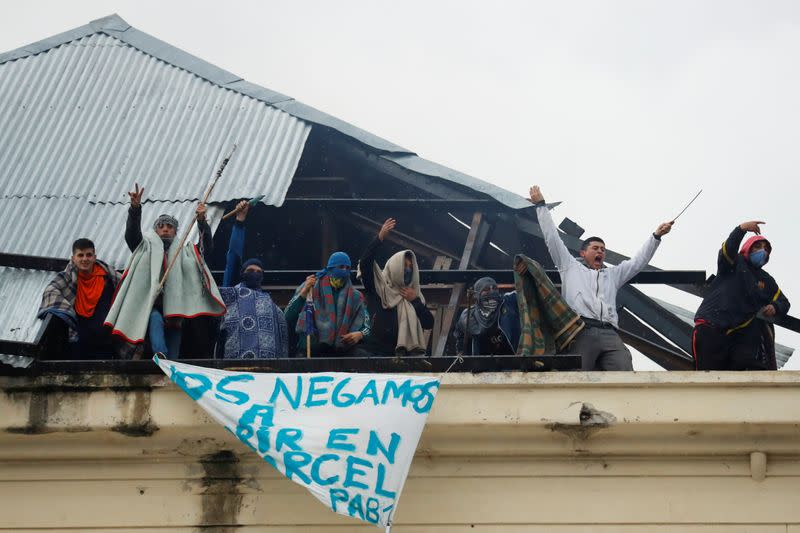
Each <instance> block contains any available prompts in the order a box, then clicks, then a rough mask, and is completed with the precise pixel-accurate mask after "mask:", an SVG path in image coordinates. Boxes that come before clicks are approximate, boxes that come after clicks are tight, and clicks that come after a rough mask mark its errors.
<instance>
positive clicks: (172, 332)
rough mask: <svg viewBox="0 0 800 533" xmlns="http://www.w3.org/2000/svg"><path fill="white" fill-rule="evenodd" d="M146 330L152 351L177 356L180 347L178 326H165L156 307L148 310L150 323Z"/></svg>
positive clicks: (171, 356)
mask: <svg viewBox="0 0 800 533" xmlns="http://www.w3.org/2000/svg"><path fill="white" fill-rule="evenodd" d="M147 331H148V333H149V334H150V346H151V347H152V348H153V353H157V352H161V353H163V354H164V355H166V356H167V357H170V358H177V357H179V354H178V352H179V351H180V349H181V330H180V328H165V327H164V315H162V314H161V311H159V310H158V309H153V310H152V311H150V323H149V324H148V327H147Z"/></svg>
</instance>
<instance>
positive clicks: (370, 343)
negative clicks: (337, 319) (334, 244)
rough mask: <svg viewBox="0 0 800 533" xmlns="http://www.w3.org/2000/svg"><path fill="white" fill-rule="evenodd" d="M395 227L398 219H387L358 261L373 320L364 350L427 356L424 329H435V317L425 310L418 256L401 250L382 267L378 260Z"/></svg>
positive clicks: (386, 353) (399, 354)
mask: <svg viewBox="0 0 800 533" xmlns="http://www.w3.org/2000/svg"><path fill="white" fill-rule="evenodd" d="M396 224H397V221H396V220H395V219H393V218H390V219H387V220H386V222H384V223H383V226H382V227H381V229H380V231H379V232H378V236H377V237H376V238H375V239H373V241H372V242H371V243H370V244H369V245H368V246H367V248H366V249H365V250H364V253H362V254H361V259H360V260H359V268H358V270H359V276H360V278H361V280H362V282H363V283H364V292H365V294H366V297H367V307H368V309H369V311H370V316H371V317H372V323H371V326H370V334H369V336H368V337H367V339H366V341H365V343H364V349H365V350H367V351H368V352H370V353H371V354H373V355H384V356H392V355H397V356H403V355H424V354H425V352H426V347H427V346H426V342H425V341H426V339H425V333H424V330H430V329H431V328H433V314H431V312H430V310H428V308H427V307H425V297H424V296H423V295H422V291H421V290H420V287H419V266H418V265H417V257H416V255H415V254H414V252H412V251H411V250H401V251H399V252H397V253H396V254H394V255H393V256H391V257H390V258H389V260H388V261H386V265H385V266H384V267H383V268H381V267H380V266H378V262H377V261H376V260H375V255H376V253H377V252H378V251H379V250H380V249H381V247H382V245H383V242H384V239H386V236H387V235H388V234H389V233H390V232H391V231H392V230H393V229H394V227H395V225H396Z"/></svg>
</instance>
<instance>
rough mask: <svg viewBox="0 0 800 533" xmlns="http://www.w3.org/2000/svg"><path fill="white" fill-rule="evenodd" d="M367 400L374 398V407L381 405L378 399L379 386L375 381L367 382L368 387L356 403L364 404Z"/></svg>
mask: <svg viewBox="0 0 800 533" xmlns="http://www.w3.org/2000/svg"><path fill="white" fill-rule="evenodd" d="M367 398H372V403H373V404H374V405H379V404H380V400H379V399H378V385H377V384H376V383H375V380H374V379H371V380H369V381H368V382H367V385H366V386H365V387H364V390H362V391H361V395H360V396H359V397H358V400H356V403H363V402H364V400H366V399H367Z"/></svg>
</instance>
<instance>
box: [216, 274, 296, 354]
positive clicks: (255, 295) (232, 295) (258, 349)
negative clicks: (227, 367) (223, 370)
mask: <svg viewBox="0 0 800 533" xmlns="http://www.w3.org/2000/svg"><path fill="white" fill-rule="evenodd" d="M219 291H220V294H221V295H222V300H223V301H224V302H225V305H226V306H227V308H228V311H227V312H226V313H225V320H224V321H223V323H222V329H223V330H224V331H225V359H275V358H276V357H288V355H289V345H288V338H289V335H288V331H287V329H288V328H287V326H286V318H284V316H283V312H282V311H281V310H280V308H278V306H277V305H275V302H273V301H272V298H271V297H270V295H269V294H268V293H266V292H264V291H260V290H253V289H249V288H247V287H246V286H245V284H244V283H239V284H238V285H236V286H235V287H220V289H219Z"/></svg>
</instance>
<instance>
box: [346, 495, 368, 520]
mask: <svg viewBox="0 0 800 533" xmlns="http://www.w3.org/2000/svg"><path fill="white" fill-rule="evenodd" d="M347 514H349V515H350V516H352V517H353V518H360V519H361V520H366V519H367V517H365V516H364V507H363V505H362V504H361V494H356V495H355V496H353V498H352V499H351V500H350V502H349V503H348V504H347Z"/></svg>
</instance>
